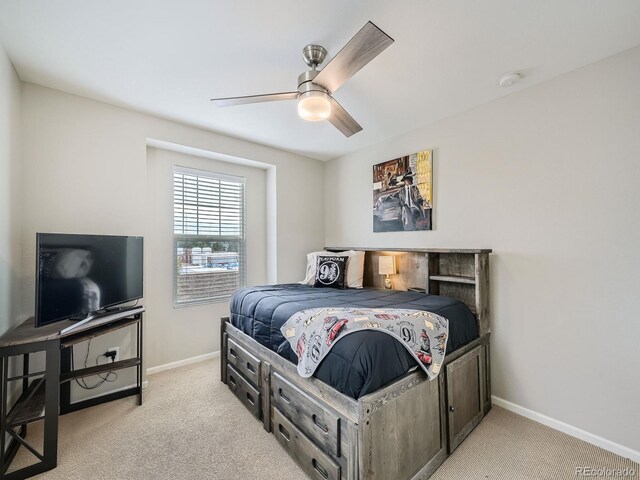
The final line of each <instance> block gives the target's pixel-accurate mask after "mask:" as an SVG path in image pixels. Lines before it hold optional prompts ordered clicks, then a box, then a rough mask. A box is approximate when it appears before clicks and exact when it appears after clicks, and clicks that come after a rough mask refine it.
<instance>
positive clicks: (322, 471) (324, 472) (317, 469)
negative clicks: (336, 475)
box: [311, 458, 329, 478]
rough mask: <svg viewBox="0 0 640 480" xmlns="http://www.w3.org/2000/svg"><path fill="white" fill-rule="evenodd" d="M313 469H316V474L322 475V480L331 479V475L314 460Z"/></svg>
mask: <svg viewBox="0 0 640 480" xmlns="http://www.w3.org/2000/svg"><path fill="white" fill-rule="evenodd" d="M311 463H312V465H313V468H315V469H316V472H318V473H319V474H320V475H322V478H329V473H328V472H327V470H326V469H325V468H324V467H323V466H322V465H320V464H319V463H318V461H317V460H316V459H315V458H314V459H313V460H312V461H311Z"/></svg>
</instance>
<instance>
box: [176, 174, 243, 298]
mask: <svg viewBox="0 0 640 480" xmlns="http://www.w3.org/2000/svg"><path fill="white" fill-rule="evenodd" d="M173 236H174V257H175V281H174V305H187V304H193V303H205V302H212V301H217V300H222V299H226V298H228V297H229V296H230V295H231V294H232V293H233V292H234V291H235V290H236V289H238V288H241V287H243V286H244V284H245V276H246V268H245V267H246V266H245V179H244V178H242V177H234V176H230V175H224V174H219V173H213V172H206V171H201V170H193V169H187V168H183V167H174V171H173Z"/></svg>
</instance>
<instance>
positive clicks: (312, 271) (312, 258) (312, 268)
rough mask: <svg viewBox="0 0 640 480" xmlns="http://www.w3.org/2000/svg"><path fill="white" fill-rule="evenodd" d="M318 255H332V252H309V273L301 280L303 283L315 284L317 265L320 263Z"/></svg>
mask: <svg viewBox="0 0 640 480" xmlns="http://www.w3.org/2000/svg"><path fill="white" fill-rule="evenodd" d="M318 255H331V252H327V251H326V250H321V251H319V252H311V253H307V273H306V275H305V277H304V280H303V281H301V282H300V283H302V284H303V285H313V284H314V283H315V281H316V266H317V265H318Z"/></svg>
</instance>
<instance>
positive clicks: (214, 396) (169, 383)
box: [12, 360, 640, 480]
mask: <svg viewBox="0 0 640 480" xmlns="http://www.w3.org/2000/svg"><path fill="white" fill-rule="evenodd" d="M218 366H219V363H218V361H217V360H212V361H207V362H202V363H199V364H196V365H192V366H189V367H183V368H180V369H177V370H172V371H169V372H164V373H159V374H157V375H153V376H151V377H149V388H148V389H147V390H146V391H145V403H144V405H143V406H142V407H137V406H136V402H135V399H134V398H127V399H122V400H118V401H115V402H111V403H108V404H105V405H100V406H97V407H93V408H89V409H86V410H83V411H80V412H75V413H72V414H69V415H65V416H63V417H61V419H60V435H59V438H60V440H59V452H58V468H56V469H55V470H52V471H50V472H47V473H46V474H44V475H41V476H40V477H38V478H47V479H65V480H71V479H79V480H89V479H96V480H102V479H105V480H107V479H108V480H119V479H123V480H125V479H126V480H137V479H140V480H143V479H144V480H146V479H150V480H161V479H242V480H251V479H256V480H257V479H274V480H275V479H281V478H285V479H287V480H297V479H304V478H306V476H305V475H304V473H303V472H302V471H301V470H300V469H299V468H298V467H297V466H296V464H295V463H294V462H293V460H291V459H290V458H289V456H288V455H287V454H286V453H285V451H284V450H283V449H282V448H280V445H279V444H278V442H277V441H276V439H275V437H274V436H273V435H271V434H268V433H267V432H265V431H264V429H263V428H262V425H261V424H260V423H258V422H257V421H256V420H255V419H254V418H253V417H252V416H251V414H249V412H248V411H247V410H246V409H245V408H244V407H242V406H241V405H240V403H238V401H237V400H236V399H235V397H234V396H233V394H232V393H231V392H230V391H229V390H228V389H227V388H226V386H225V385H223V384H222V383H221V382H220V379H219V378H220V376H219V368H218ZM40 434H41V432H40V431H39V426H38V425H34V426H32V427H31V430H30V432H29V437H31V438H35V437H36V436H38V435H40ZM28 457H30V454H29V453H28V452H26V451H24V450H22V451H21V452H20V453H19V455H18V457H17V458H16V460H15V461H14V465H12V467H13V468H14V467H15V466H18V465H20V464H22V465H24V462H25V461H29V462H30V460H29V459H28ZM580 466H589V467H608V468H624V467H631V468H634V469H635V470H636V476H635V477H633V478H639V477H638V470H639V468H640V467H639V466H638V464H634V463H633V462H630V461H629V460H626V459H623V458H621V457H618V456H616V455H613V454H611V453H608V452H606V451H604V450H601V449H599V448H597V447H594V446H592V445H590V444H588V443H585V442H582V441H580V440H576V439H574V438H572V437H569V436H567V435H565V434H563V433H560V432H557V431H555V430H552V429H550V428H547V427H545V426H542V425H540V424H538V423H535V422H532V421H530V420H527V419H525V418H523V417H520V416H518V415H515V414H512V413H510V412H508V411H506V410H503V409H501V408H498V407H494V409H493V410H492V411H491V412H490V413H489V415H488V416H487V417H486V418H485V419H484V420H483V421H482V422H481V423H480V425H479V426H478V427H477V428H476V429H475V430H474V432H472V434H471V435H470V436H469V437H468V438H467V439H466V440H465V441H464V442H463V444H462V445H461V446H460V447H459V448H458V449H457V450H456V451H455V452H454V454H453V455H452V456H451V457H449V458H448V459H447V461H446V462H445V463H444V464H443V465H442V466H441V467H440V469H439V470H438V471H437V472H436V474H435V475H434V476H433V477H432V479H434V480H435V479H437V480H443V479H505V480H507V479H508V480H516V479H527V480H530V479H563V478H566V479H575V478H576V474H575V469H576V467H580ZM13 468H12V469H13ZM600 478H602V477H600ZM618 478H630V477H618ZM385 480H392V479H385Z"/></svg>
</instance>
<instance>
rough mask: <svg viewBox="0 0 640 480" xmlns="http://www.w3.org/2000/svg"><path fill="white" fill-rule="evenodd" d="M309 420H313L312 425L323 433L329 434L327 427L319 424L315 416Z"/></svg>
mask: <svg viewBox="0 0 640 480" xmlns="http://www.w3.org/2000/svg"><path fill="white" fill-rule="evenodd" d="M311 418H312V419H313V423H315V424H316V427H318V428H319V429H320V430H322V431H323V432H324V433H329V427H327V426H326V425H325V424H324V423H321V422H320V420H318V417H317V416H316V415H315V414H314V415H313V416H312V417H311Z"/></svg>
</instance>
